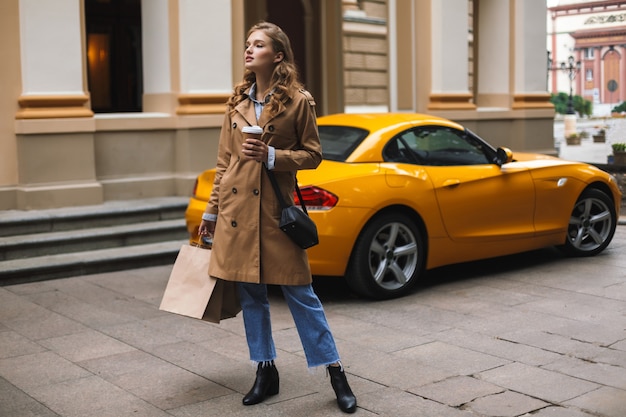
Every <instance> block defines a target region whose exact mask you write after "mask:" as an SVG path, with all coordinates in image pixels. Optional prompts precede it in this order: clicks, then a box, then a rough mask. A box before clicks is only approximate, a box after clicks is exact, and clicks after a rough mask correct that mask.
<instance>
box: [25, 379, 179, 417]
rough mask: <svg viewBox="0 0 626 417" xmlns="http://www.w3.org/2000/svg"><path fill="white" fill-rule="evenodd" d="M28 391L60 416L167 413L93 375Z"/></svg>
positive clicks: (146, 416)
mask: <svg viewBox="0 0 626 417" xmlns="http://www.w3.org/2000/svg"><path fill="white" fill-rule="evenodd" d="M29 394H30V395H32V396H33V398H35V399H36V400H38V401H40V402H41V403H42V404H44V405H45V406H46V407H48V408H50V409H51V410H53V411H54V412H56V413H58V414H60V415H62V416H63V417H121V416H133V417H167V416H169V414H168V413H166V412H164V411H162V410H159V409H158V408H156V407H154V406H152V405H150V404H148V403H147V402H145V401H143V400H141V399H140V398H137V397H135V396H134V395H132V394H130V393H128V392H126V391H124V390H122V389H121V388H118V387H116V386H115V385H113V384H110V383H108V382H106V381H104V380H102V379H100V378H98V377H96V376H90V377H87V378H80V379H73V380H70V381H65V382H61V383H57V384H53V385H43V386H39V387H37V388H34V389H31V390H30V391H29Z"/></svg>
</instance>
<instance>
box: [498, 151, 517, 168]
mask: <svg viewBox="0 0 626 417" xmlns="http://www.w3.org/2000/svg"><path fill="white" fill-rule="evenodd" d="M512 160H513V152H512V151H511V150H510V149H509V148H498V149H497V151H496V158H495V161H494V163H496V164H497V165H498V166H499V167H501V166H502V165H504V164H508V163H509V162H511V161H512Z"/></svg>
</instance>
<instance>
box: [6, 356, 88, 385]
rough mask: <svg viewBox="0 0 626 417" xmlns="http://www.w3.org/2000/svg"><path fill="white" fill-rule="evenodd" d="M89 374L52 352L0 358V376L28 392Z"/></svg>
mask: <svg viewBox="0 0 626 417" xmlns="http://www.w3.org/2000/svg"><path fill="white" fill-rule="evenodd" d="M89 375H91V374H90V373H89V372H87V371H86V370H85V369H83V368H81V367H80V366H77V365H75V364H73V363H72V362H70V361H68V360H67V359H64V358H62V357H60V356H59V355H57V354H56V353H53V352H42V353H35V354H32V355H23V356H16V357H13V358H8V359H0V377H3V378H5V379H6V380H7V381H9V382H10V383H12V384H13V385H15V386H16V387H18V388H20V389H22V390H24V391H27V392H29V393H30V391H29V390H30V389H31V388H33V387H37V386H41V385H50V384H55V383H59V382H63V381H67V380H72V379H77V378H85V377H87V376H89Z"/></svg>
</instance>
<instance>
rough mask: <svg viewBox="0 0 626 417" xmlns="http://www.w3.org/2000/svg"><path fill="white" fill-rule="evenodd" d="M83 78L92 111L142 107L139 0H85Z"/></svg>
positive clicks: (127, 110)
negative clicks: (85, 65) (85, 73)
mask: <svg viewBox="0 0 626 417" xmlns="http://www.w3.org/2000/svg"><path fill="white" fill-rule="evenodd" d="M85 22H86V31H87V36H86V41H87V77H88V88H89V93H90V97H91V107H92V110H93V111H94V112H96V113H111V112H140V111H141V110H142V94H143V80H142V61H141V57H142V55H141V44H142V42H141V2H140V0H85Z"/></svg>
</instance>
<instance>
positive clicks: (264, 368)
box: [243, 361, 279, 405]
mask: <svg viewBox="0 0 626 417" xmlns="http://www.w3.org/2000/svg"><path fill="white" fill-rule="evenodd" d="M278 382H279V381H278V370H277V369H276V366H275V365H274V362H273V361H272V362H271V363H267V362H265V363H263V362H261V363H259V366H258V368H257V370H256V380H255V381H254V385H253V386H252V389H251V390H250V392H248V393H247V394H246V396H245V397H243V405H254V404H258V403H260V402H262V401H263V400H264V399H265V397H268V396H270V395H276V394H278Z"/></svg>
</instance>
